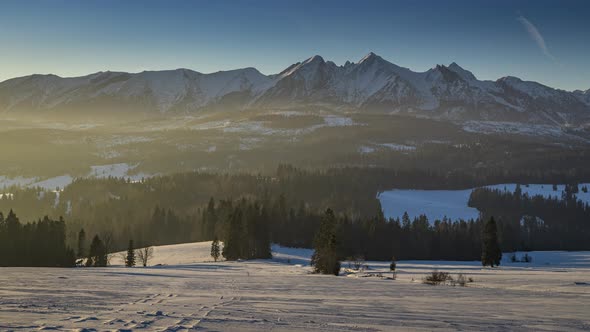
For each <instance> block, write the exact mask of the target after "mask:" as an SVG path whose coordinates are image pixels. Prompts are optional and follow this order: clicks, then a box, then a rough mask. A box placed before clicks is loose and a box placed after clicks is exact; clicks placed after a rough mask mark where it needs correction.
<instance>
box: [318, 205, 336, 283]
mask: <svg viewBox="0 0 590 332" xmlns="http://www.w3.org/2000/svg"><path fill="white" fill-rule="evenodd" d="M311 265H312V266H313V267H314V270H315V272H316V273H322V274H333V275H336V276H337V275H338V273H339V272H340V261H339V260H338V251H337V240H336V217H335V216H334V212H333V211H332V210H331V209H327V210H326V212H325V213H324V216H323V218H322V221H321V223H320V228H319V230H318V231H317V233H316V235H315V239H314V253H313V255H312V257H311Z"/></svg>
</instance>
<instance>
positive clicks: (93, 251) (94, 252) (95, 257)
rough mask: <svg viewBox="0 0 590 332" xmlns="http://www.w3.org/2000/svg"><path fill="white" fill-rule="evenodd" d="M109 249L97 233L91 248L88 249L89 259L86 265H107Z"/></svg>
mask: <svg viewBox="0 0 590 332" xmlns="http://www.w3.org/2000/svg"><path fill="white" fill-rule="evenodd" d="M107 255H108V254H107V251H106V249H105V246H104V244H103V243H102V240H101V239H100V238H99V237H98V235H95V236H94V238H93V239H92V243H90V250H89V251H88V259H87V260H86V266H95V267H104V266H107V261H108V260H107Z"/></svg>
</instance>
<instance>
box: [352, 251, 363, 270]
mask: <svg viewBox="0 0 590 332" xmlns="http://www.w3.org/2000/svg"><path fill="white" fill-rule="evenodd" d="M352 264H353V267H354V269H355V270H357V271H359V270H361V269H364V268H365V267H366V265H365V257H363V256H362V255H356V256H354V257H353V261H352Z"/></svg>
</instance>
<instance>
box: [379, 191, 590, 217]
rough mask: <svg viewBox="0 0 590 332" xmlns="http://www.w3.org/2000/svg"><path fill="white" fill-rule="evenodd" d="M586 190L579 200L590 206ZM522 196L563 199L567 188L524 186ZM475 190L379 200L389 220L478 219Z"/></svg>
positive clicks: (396, 194) (394, 194) (393, 194)
mask: <svg viewBox="0 0 590 332" xmlns="http://www.w3.org/2000/svg"><path fill="white" fill-rule="evenodd" d="M583 187H587V188H588V189H590V184H588V183H581V184H579V186H578V188H579V192H578V193H577V194H576V197H577V198H578V200H580V201H582V202H584V203H586V204H590V192H588V193H585V192H583V191H582V188H583ZM487 188H490V189H496V190H505V191H509V192H512V193H514V191H515V190H516V184H514V183H506V184H496V185H490V186H487ZM520 188H521V190H522V193H523V194H524V193H526V194H528V195H529V196H530V197H532V196H536V195H541V196H543V197H545V198H557V199H561V197H562V194H563V193H564V191H565V185H557V190H556V191H554V190H553V185H552V184H528V185H526V184H523V185H521V186H520ZM472 191H473V188H472V189H464V190H414V189H393V190H389V191H385V192H382V193H379V194H378V195H377V198H378V199H379V201H380V202H381V206H382V209H383V214H384V215H385V217H386V218H400V219H401V217H402V215H403V214H404V212H408V215H409V216H410V218H411V219H413V218H415V217H418V216H420V215H422V214H423V215H426V216H427V217H428V220H429V221H430V222H431V223H433V222H434V221H435V220H436V219H439V220H442V218H443V217H444V216H446V217H447V218H450V219H452V220H456V219H464V220H468V219H476V218H477V217H478V216H479V211H478V210H477V209H475V208H471V207H469V206H468V205H467V203H468V202H469V196H470V195H471V192H472Z"/></svg>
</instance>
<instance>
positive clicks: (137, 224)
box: [0, 165, 590, 249]
mask: <svg viewBox="0 0 590 332" xmlns="http://www.w3.org/2000/svg"><path fill="white" fill-rule="evenodd" d="M588 179H590V174H587V173H584V172H583V171H580V170H572V171H568V172H553V171H546V172H537V171H534V172H526V171H523V172H520V173H515V172H511V173H506V172H491V171H489V170H485V169H484V170H477V169H476V170H473V171H472V172H470V173H465V172H455V173H439V172H434V171H427V170H411V171H409V170H394V169H378V168H335V169H329V170H325V171H307V170H301V169H296V168H294V167H292V166H289V165H281V166H280V167H279V168H278V169H277V172H276V174H275V175H274V176H261V175H253V174H233V175H230V174H215V173H181V174H175V175H170V176H160V177H154V178H149V179H145V180H143V181H140V182H130V181H125V180H122V179H115V178H110V179H79V180H76V181H74V183H72V184H71V185H69V186H68V187H66V188H65V189H64V190H63V191H61V192H52V191H41V190H39V189H35V188H29V189H17V188H9V189H8V190H7V191H8V192H10V193H11V194H12V195H4V196H3V198H1V199H0V211H9V210H11V209H13V210H14V211H15V212H17V213H18V215H19V217H20V219H21V221H23V222H30V221H33V220H37V218H39V217H40V216H45V215H47V216H49V217H51V218H53V219H58V218H59V217H60V216H63V217H64V219H65V220H66V223H67V226H68V228H67V229H68V232H67V238H68V244H70V245H71V246H74V245H75V241H76V236H77V232H78V231H79V230H80V229H82V228H84V229H85V230H86V232H87V233H88V234H103V233H112V234H114V235H115V241H114V242H115V243H116V245H117V246H118V248H119V249H121V248H122V247H124V246H125V245H126V243H127V241H128V240H129V238H131V237H133V238H135V239H136V240H138V241H139V240H140V239H139V238H138V237H139V236H141V237H142V239H141V240H143V241H146V242H150V243H152V242H153V243H159V244H164V243H175V242H182V241H188V240H205V239H207V240H209V238H207V236H205V235H204V233H203V231H202V229H199V228H198V227H195V225H196V224H197V223H200V222H201V220H202V213H203V209H204V208H205V207H206V206H207V204H208V203H209V201H210V199H211V198H213V199H214V200H215V202H217V203H218V202H220V201H236V200H240V199H242V198H246V199H249V200H257V201H259V202H260V203H261V204H263V205H266V206H270V205H276V206H274V207H273V209H274V210H276V211H282V212H281V214H282V215H283V216H282V217H281V216H275V217H276V218H278V219H281V218H284V217H285V216H286V215H289V216H292V215H296V213H297V211H300V210H304V211H305V212H306V213H308V214H309V213H312V214H316V213H322V212H323V211H324V210H325V209H326V208H331V209H333V210H334V211H335V212H336V213H337V214H338V215H339V216H340V217H346V218H348V220H357V219H359V218H373V217H375V216H376V215H379V214H381V206H380V203H379V201H378V199H377V197H376V196H377V193H378V192H380V191H383V190H388V189H391V188H414V189H416V188H420V189H442V188H445V189H464V188H472V187H476V186H481V185H487V184H494V183H505V182H522V181H525V182H528V183H535V182H549V183H569V182H575V181H580V182H584V181H588ZM160 220H164V221H165V222H164V224H158V223H159V221H160ZM150 223H151V224H154V223H156V225H155V226H154V229H155V230H153V232H152V230H150V227H151V226H149V225H150Z"/></svg>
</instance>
